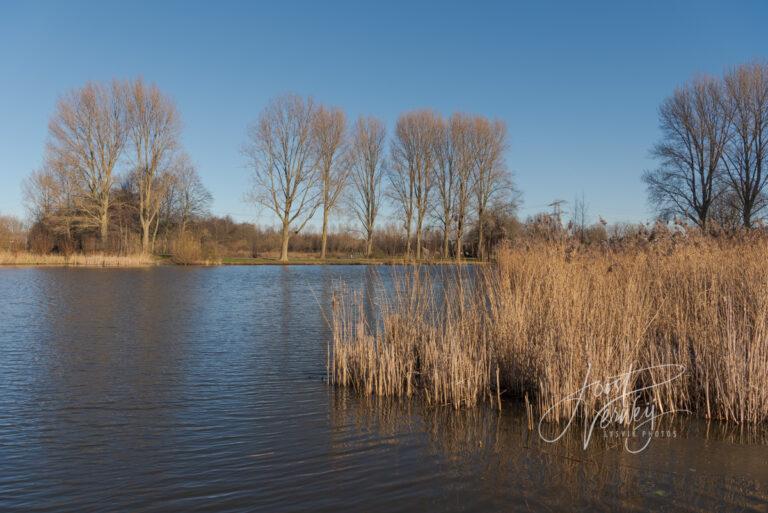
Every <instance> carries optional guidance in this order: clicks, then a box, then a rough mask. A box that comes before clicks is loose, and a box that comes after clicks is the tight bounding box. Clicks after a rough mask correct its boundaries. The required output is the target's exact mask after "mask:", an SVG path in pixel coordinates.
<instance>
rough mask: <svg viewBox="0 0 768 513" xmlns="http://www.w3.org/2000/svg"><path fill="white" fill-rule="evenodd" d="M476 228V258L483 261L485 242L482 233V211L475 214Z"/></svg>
mask: <svg viewBox="0 0 768 513" xmlns="http://www.w3.org/2000/svg"><path fill="white" fill-rule="evenodd" d="M477 219H478V221H477V222H478V227H477V257H478V258H479V259H480V260H484V259H485V240H484V233H483V211H482V209H481V210H479V211H478V213H477Z"/></svg>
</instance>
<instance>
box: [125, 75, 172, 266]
mask: <svg viewBox="0 0 768 513" xmlns="http://www.w3.org/2000/svg"><path fill="white" fill-rule="evenodd" d="M126 104H127V108H126V110H127V114H128V116H127V118H128V134H129V138H130V141H131V143H132V146H133V148H132V150H133V172H134V173H135V184H136V187H137V190H138V211H139V222H140V224H141V247H142V250H143V251H144V252H148V251H150V249H151V248H150V229H151V227H152V224H153V223H155V222H156V221H157V215H158V212H159V210H160V206H161V204H162V200H163V197H164V195H165V193H166V192H167V190H168V187H169V186H170V177H169V176H167V171H168V169H169V167H170V165H171V163H172V160H173V156H174V152H175V150H176V148H177V147H178V144H179V143H178V137H179V133H180V131H181V122H180V119H179V115H178V112H177V110H176V106H175V104H174V103H173V102H172V101H171V100H170V98H168V97H167V96H165V95H164V94H163V93H162V92H161V91H160V89H159V88H158V87H157V86H156V85H155V84H151V85H147V84H145V83H144V81H143V80H141V79H137V80H134V81H132V82H131V83H130V84H129V85H128V87H127V91H126Z"/></svg>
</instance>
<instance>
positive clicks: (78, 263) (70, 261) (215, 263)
mask: <svg viewBox="0 0 768 513" xmlns="http://www.w3.org/2000/svg"><path fill="white" fill-rule="evenodd" d="M482 263H483V262H481V261H479V260H476V259H464V260H461V261H458V262H457V261H456V260H442V259H436V260H420V261H415V260H407V259H405V258H364V257H363V258H343V257H328V258H326V259H325V260H321V259H320V258H319V257H306V256H300V257H294V258H291V259H290V260H289V261H288V262H281V261H280V260H279V259H278V258H276V257H275V258H272V257H258V258H248V257H225V258H221V259H216V260H210V261H200V262H190V263H179V262H174V261H173V260H172V258H171V257H169V256H155V255H150V256H144V255H122V256H119V255H103V254H93V255H83V254H76V255H70V256H63V255H34V254H31V253H19V254H15V255H14V254H9V253H0V268H4V267H5V268H12V267H89V268H96V267H100V268H144V267H156V266H180V267H195V266H197V267H224V266H262V265H267V266H307V265H371V266H379V265H385V266H386V265H390V266H391V265H477V264H482Z"/></svg>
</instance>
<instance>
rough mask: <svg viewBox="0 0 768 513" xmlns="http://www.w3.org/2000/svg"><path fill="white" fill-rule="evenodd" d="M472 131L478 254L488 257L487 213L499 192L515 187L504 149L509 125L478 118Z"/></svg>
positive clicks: (480, 256) (481, 256)
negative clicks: (486, 238)
mask: <svg viewBox="0 0 768 513" xmlns="http://www.w3.org/2000/svg"><path fill="white" fill-rule="evenodd" d="M474 125H475V126H474V130H473V134H472V143H473V150H472V153H473V155H474V157H475V177H474V182H473V184H474V196H475V208H476V210H477V222H478V232H477V237H478V240H477V255H478V257H479V258H480V259H484V258H485V229H484V224H485V221H486V220H485V214H486V212H487V210H488V207H489V206H490V204H491V201H493V200H494V199H495V198H496V196H497V195H499V194H500V193H501V192H503V191H505V190H511V188H512V187H511V180H510V178H509V174H508V172H507V168H506V162H505V159H504V152H505V151H506V149H507V127H506V125H504V123H503V122H502V121H498V120H496V121H489V120H488V119H486V118H483V117H477V118H475V123H474Z"/></svg>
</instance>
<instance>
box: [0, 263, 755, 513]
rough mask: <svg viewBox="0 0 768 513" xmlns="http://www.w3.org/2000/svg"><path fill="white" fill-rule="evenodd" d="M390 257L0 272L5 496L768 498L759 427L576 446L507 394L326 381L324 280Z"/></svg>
mask: <svg viewBox="0 0 768 513" xmlns="http://www.w3.org/2000/svg"><path fill="white" fill-rule="evenodd" d="M390 272H391V271H390V270H389V269H388V268H382V269H381V270H379V271H374V270H372V269H369V268H367V267H365V266H293V267H281V266H256V267H213V268H199V267H190V268H183V267H172V266H163V267H154V268H146V269H75V268H4V269H0V298H2V303H0V510H2V511H57V512H58V511H78V512H82V511H96V510H98V511H133V512H137V511H268V512H279V511H369V512H378V511H424V510H429V511H528V510H530V511H541V510H549V511H574V510H584V511H593V510H606V511H608V510H620V509H621V510H630V511H644V510H648V509H652V510H669V511H715V510H739V509H744V510H755V511H768V445H766V436H765V435H764V433H761V432H757V433H755V432H750V431H748V430H747V431H745V430H739V429H737V428H734V427H729V426H723V425H720V424H707V423H705V422H703V421H697V420H690V419H678V420H675V421H674V422H673V423H672V424H671V428H672V429H674V430H675V431H676V436H675V437H674V438H660V439H654V440H653V441H652V442H651V444H650V447H649V448H648V449H647V450H645V451H643V452H642V453H640V454H630V453H628V452H626V451H625V450H623V448H622V447H621V444H620V443H616V442H615V441H613V442H612V441H610V440H605V439H600V438H599V437H597V439H596V440H593V442H592V443H591V444H590V446H589V447H588V449H587V450H583V449H582V448H581V446H580V442H581V439H580V432H578V429H575V430H573V435H572V436H567V437H565V438H564V439H563V440H561V441H560V442H558V443H552V444H550V443H546V442H544V441H543V440H541V439H540V438H539V436H538V434H537V432H536V431H533V432H530V431H528V429H527V427H526V420H525V417H524V415H522V414H521V412H520V411H519V408H517V407H515V406H513V405H511V404H506V405H504V409H503V410H502V411H501V412H498V411H496V410H494V409H493V408H491V407H488V406H487V405H481V406H480V407H479V408H476V409H474V410H469V411H460V412H456V411H453V410H451V409H449V408H440V407H437V408H435V407H431V408H430V407H427V406H425V405H423V404H421V403H420V402H419V401H417V400H414V401H410V402H409V401H387V400H374V399H372V398H366V397H359V396H356V395H355V394H353V393H350V392H349V391H346V390H338V389H333V388H330V387H329V386H328V385H327V384H326V383H325V381H324V379H325V365H326V351H327V342H328V338H329V328H328V326H327V323H326V321H325V317H324V314H323V310H324V309H326V310H327V308H328V306H329V304H330V298H331V291H332V290H333V287H334V285H335V284H337V283H338V282H339V281H340V280H343V281H345V282H346V283H348V284H349V285H350V286H352V287H362V288H366V287H368V288H370V287H375V286H376V283H377V280H376V276H375V274H376V273H381V276H382V279H383V280H384V281H386V280H387V279H389V278H388V276H389V273H390ZM766 385H767V386H768V384H766Z"/></svg>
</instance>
